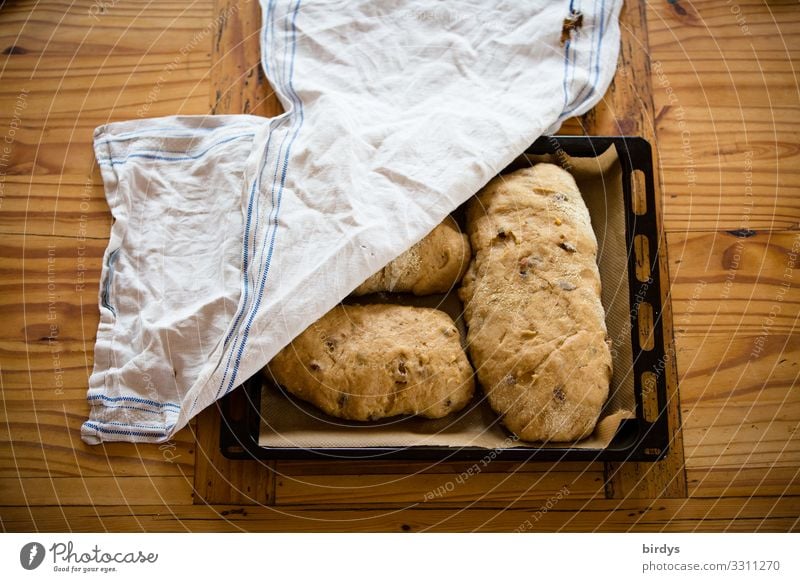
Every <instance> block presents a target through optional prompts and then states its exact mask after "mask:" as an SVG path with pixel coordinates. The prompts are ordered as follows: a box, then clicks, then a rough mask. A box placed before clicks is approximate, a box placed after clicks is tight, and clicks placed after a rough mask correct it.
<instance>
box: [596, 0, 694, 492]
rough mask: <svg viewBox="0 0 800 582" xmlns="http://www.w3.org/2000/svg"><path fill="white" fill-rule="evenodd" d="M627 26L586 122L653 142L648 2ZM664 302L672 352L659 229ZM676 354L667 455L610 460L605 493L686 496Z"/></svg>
mask: <svg viewBox="0 0 800 582" xmlns="http://www.w3.org/2000/svg"><path fill="white" fill-rule="evenodd" d="M620 26H621V27H622V30H623V31H624V34H623V35H622V43H621V47H620V62H621V63H623V65H622V66H621V67H620V68H619V69H618V71H617V74H616V76H615V78H614V81H613V82H612V85H611V87H610V88H609V90H608V93H607V94H606V96H605V97H604V99H603V100H602V101H600V103H599V104H598V105H597V106H596V107H595V108H594V109H593V110H591V111H589V112H588V113H587V114H586V115H584V116H583V124H584V126H585V127H586V128H587V130H588V131H589V133H591V134H595V135H638V136H642V137H644V138H646V139H647V140H648V141H650V143H651V144H653V143H655V128H654V127H653V119H654V116H653V101H652V89H651V78H650V75H651V71H650V61H649V57H648V50H647V49H648V37H647V18H646V6H645V5H644V4H643V3H631V2H626V3H625V4H624V5H623V8H622V15H621V16H620ZM653 153H654V165H655V166H656V176H655V183H656V190H657V192H656V199H657V201H658V203H657V208H656V213H657V215H658V216H660V217H663V215H664V213H663V209H662V208H661V205H660V202H661V196H660V195H659V192H660V190H659V186H660V182H659V175H658V171H657V166H658V150H655V149H654V152H653ZM660 237H661V242H660V244H659V259H660V261H661V264H660V265H661V269H660V276H661V301H662V323H663V330H664V347H665V352H666V353H667V354H670V355H671V356H674V354H675V348H674V340H673V334H672V307H671V305H670V296H669V280H670V279H669V271H668V267H667V245H666V244H665V240H664V238H663V233H661V234H660ZM674 362H675V358H674V357H671V358H670V359H669V361H668V362H665V370H664V374H665V377H666V382H667V398H668V407H667V414H668V418H669V426H670V447H669V452H668V454H667V456H666V458H665V459H664V460H662V461H659V462H658V463H621V464H620V463H608V464H607V465H606V482H607V495H608V496H609V497H613V498H620V499H621V498H628V497H642V498H651V499H652V498H656V497H684V496H685V495H686V477H685V474H684V471H683V466H684V460H683V443H682V437H681V432H680V404H679V397H678V388H677V372H676V369H675V363H674Z"/></svg>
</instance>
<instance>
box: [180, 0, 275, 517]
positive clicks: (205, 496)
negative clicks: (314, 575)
mask: <svg viewBox="0 0 800 582" xmlns="http://www.w3.org/2000/svg"><path fill="white" fill-rule="evenodd" d="M214 14H215V17H214V22H215V25H216V28H215V30H214V34H213V42H212V67H211V82H210V95H209V98H210V103H211V109H212V110H213V111H214V113H251V114H253V115H264V116H269V115H275V114H277V113H279V112H280V104H279V103H278V101H277V99H276V97H275V95H274V93H272V91H271V90H270V88H269V85H268V84H267V83H266V81H265V79H264V78H263V76H262V73H261V69H260V65H259V64H258V63H259V55H260V48H259V36H258V31H259V30H260V25H261V17H260V11H259V7H258V4H257V3H255V2H250V3H245V4H240V3H239V2H238V0H216V2H215V3H214ZM219 433H220V415H219V410H218V408H217V407H216V406H212V407H209V408H208V409H206V410H205V411H203V413H202V414H200V416H199V417H198V418H197V447H198V455H197V463H196V466H195V489H196V491H197V497H196V502H197V503H223V504H229V503H257V504H269V503H272V502H273V500H274V489H275V483H274V463H263V462H259V461H231V460H228V459H226V458H225V457H223V456H222V453H221V451H220V445H219Z"/></svg>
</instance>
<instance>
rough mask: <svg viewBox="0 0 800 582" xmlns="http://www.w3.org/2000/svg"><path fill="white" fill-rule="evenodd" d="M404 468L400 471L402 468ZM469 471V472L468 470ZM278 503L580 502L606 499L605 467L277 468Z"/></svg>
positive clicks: (428, 504) (436, 503)
mask: <svg viewBox="0 0 800 582" xmlns="http://www.w3.org/2000/svg"><path fill="white" fill-rule="evenodd" d="M400 468H404V467H402V466H401V467H395V471H397V469H400ZM467 471H469V472H467ZM276 479H277V481H276V488H275V502H276V504H277V505H305V504H314V503H319V504H325V505H353V504H354V503H355V504H358V505H363V504H381V505H383V506H392V507H395V506H400V507H403V506H407V505H409V504H423V505H425V506H432V507H435V506H437V505H442V504H457V505H458V506H464V505H465V504H466V505H468V506H470V507H472V506H474V505H487V504H488V505H495V506H496V505H497V503H498V502H505V503H508V504H511V505H513V504H516V503H526V502H530V501H531V500H540V501H546V500H548V499H550V498H551V497H553V496H554V495H556V494H557V493H558V492H559V491H562V492H563V493H562V495H567V496H570V497H573V498H575V499H591V498H596V497H604V495H605V489H604V482H603V471H602V467H599V466H598V467H596V468H594V469H591V468H590V469H585V470H581V471H573V472H569V471H556V470H553V471H544V472H538V471H532V470H528V471H518V472H502V473H498V472H488V471H487V472H484V471H483V470H482V468H481V464H480V462H479V463H475V464H474V465H471V466H469V467H465V468H464V470H463V472H459V473H455V472H446V473H432V472H430V471H421V472H419V473H407V472H403V473H382V474H371V475H370V474H361V473H357V474H350V475H302V476H292V475H287V474H285V473H284V472H283V471H282V466H281V465H280V464H279V465H278V476H277V477H276Z"/></svg>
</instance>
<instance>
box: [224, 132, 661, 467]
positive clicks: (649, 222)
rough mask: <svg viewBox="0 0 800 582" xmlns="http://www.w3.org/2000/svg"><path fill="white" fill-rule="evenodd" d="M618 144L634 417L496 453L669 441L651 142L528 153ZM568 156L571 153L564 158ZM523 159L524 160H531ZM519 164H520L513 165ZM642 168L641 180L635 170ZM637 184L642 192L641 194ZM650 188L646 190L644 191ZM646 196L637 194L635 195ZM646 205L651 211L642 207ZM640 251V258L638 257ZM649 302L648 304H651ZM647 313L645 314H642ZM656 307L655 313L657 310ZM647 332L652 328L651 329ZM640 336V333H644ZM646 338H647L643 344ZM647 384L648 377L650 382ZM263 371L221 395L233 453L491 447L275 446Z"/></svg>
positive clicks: (395, 454)
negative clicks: (263, 433)
mask: <svg viewBox="0 0 800 582" xmlns="http://www.w3.org/2000/svg"><path fill="white" fill-rule="evenodd" d="M611 147H615V148H616V150H617V155H618V157H619V164H620V168H621V170H622V191H623V192H622V193H623V199H624V206H625V226H626V228H625V239H626V245H627V249H628V256H627V259H628V285H629V299H630V305H631V306H632V307H633V308H632V309H631V310H630V315H631V331H630V333H631V344H632V348H633V378H634V397H635V403H636V409H635V418H632V419H625V420H623V421H622V423H621V424H620V426H619V428H618V430H617V432H616V434H615V436H614V438H613V439H612V440H611V442H610V444H609V445H608V446H607V447H605V448H602V449H585V448H576V447H570V446H568V445H565V446H564V447H553V446H552V445H548V446H543V445H539V446H537V444H536V443H526V444H524V445H522V446H519V444H517V446H514V447H511V448H501V449H493V450H492V454H493V458H496V459H502V460H511V461H522V460H542V461H552V460H587V461H623V460H632V461H655V460H658V459H660V458H661V457H663V455H664V454H665V453H666V451H667V448H668V445H669V432H668V424H667V422H668V421H667V414H666V408H667V388H666V378H665V374H663V369H664V365H665V362H666V358H665V346H664V337H663V329H662V318H661V282H660V271H659V262H658V261H659V255H658V248H659V242H660V239H659V230H658V219H657V216H656V213H655V190H654V182H653V162H652V152H651V149H650V144H649V143H648V142H647V141H645V140H644V139H642V138H638V137H573V136H557V137H543V138H540V139H539V140H537V141H536V142H535V143H534V144H533V145H532V146H531V147H530V148H529V149H528V150H527V151H526V155H529V156H541V155H549V156H552V157H553V160H552V161H553V162H554V163H558V162H559V159H560V158H562V157H564V156H568V157H569V158H595V157H598V156H599V155H600V154H602V153H603V152H605V151H606V150H608V149H609V148H611ZM564 159H565V160H566V158H564ZM524 163H525V162H524V160H523V165H524ZM511 169H514V168H511ZM636 170H641V174H639V175H638V176H639V180H638V183H637V184H636V185H635V186H634V182H635V180H634V172H635V171H636ZM637 192H638V195H637ZM642 194H643V196H642ZM637 199H638V200H640V201H642V202H644V203H643V204H642V203H641V202H636V200H637ZM642 207H644V212H642ZM643 239H646V242H647V246H648V247H649V253H648V255H649V259H648V261H649V265H646V266H643V265H642V264H641V256H640V255H637V253H636V252H634V248H635V244H634V243H635V241H637V244H639V245H640V246H641V244H642V240H643ZM637 256H639V263H638V264H637ZM643 267H644V268H646V269H647V270H648V271H649V273H648V274H649V279H648V280H646V281H644V282H643V281H640V280H639V279H638V278H637V276H636V273H637V272H638V273H641V272H642V270H643ZM648 305H649V307H650V309H651V310H652V311H650V310H649V309H644V310H643V309H642V306H648ZM640 314H641V315H640ZM651 314H652V315H651ZM640 317H642V318H643V319H646V320H647V322H646V323H647V325H646V328H645V329H646V331H649V334H648V333H644V334H641V333H640V325H639V323H640V322H639V319H640ZM648 335H649V337H647V339H645V337H646V336H648ZM640 337H641V339H640ZM641 342H646V343H648V344H652V345H647V346H644V348H649V349H643V346H642V345H641ZM644 384H646V385H644ZM261 394H262V378H261V375H260V374H258V375H256V376H254V377H253V378H251V379H249V380H248V381H246V382H245V384H244V385H243V386H242V388H241V389H239V390H235V391H233V392H232V393H231V394H229V395H228V396H226V397H225V398H223V399H222V400H221V401H220V402H219V403H218V406H219V409H220V411H221V414H222V419H223V422H222V429H221V433H220V445H221V448H222V452H223V454H224V455H225V456H226V457H228V458H231V459H247V458H258V459H313V458H349V459H385V458H393V459H399V460H478V459H481V458H483V457H485V456H486V454H487V449H486V448H484V447H446V446H411V447H408V446H405V447H375V446H372V447H347V448H343V447H319V448H298V447H271V446H269V447H268V446H261V445H260V444H259V431H260V428H261V417H260V410H261Z"/></svg>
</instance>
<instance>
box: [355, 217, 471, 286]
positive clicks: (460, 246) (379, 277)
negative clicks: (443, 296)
mask: <svg viewBox="0 0 800 582" xmlns="http://www.w3.org/2000/svg"><path fill="white" fill-rule="evenodd" d="M470 255H471V252H470V248H469V241H468V239H467V235H465V234H462V233H461V231H460V230H459V228H458V225H457V224H456V222H455V220H453V219H452V218H451V217H448V218H447V219H446V220H445V221H444V222H442V224H440V225H439V226H437V227H436V228H434V229H433V230H432V231H431V232H430V234H428V236H426V237H425V238H423V239H422V240H421V241H419V242H418V243H417V244H415V245H414V246H413V247H411V248H410V249H409V250H407V251H406V252H405V253H403V254H402V255H400V256H399V257H397V258H396V259H395V260H393V261H392V262H391V263H389V264H388V265H386V266H385V267H384V268H383V269H381V270H380V271H378V272H377V273H375V274H374V275H372V276H371V277H370V278H369V279H367V280H366V281H364V282H363V283H362V284H361V285H359V286H358V287H357V288H356V290H355V291H353V294H354V295H366V294H368V293H379V292H383V291H390V292H395V293H413V294H414V295H431V294H433V293H447V292H448V291H449V290H450V289H451V288H452V287H453V286H455V285H457V284H458V282H459V281H461V277H463V276H464V272H465V271H466V270H467V267H468V266H469V259H470Z"/></svg>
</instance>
